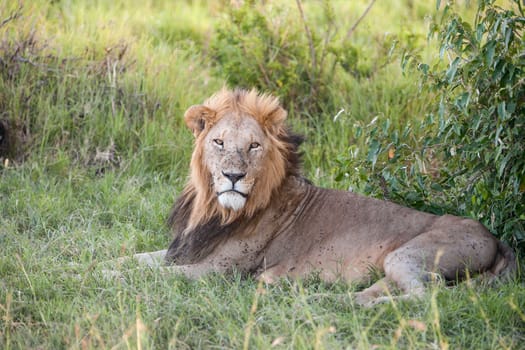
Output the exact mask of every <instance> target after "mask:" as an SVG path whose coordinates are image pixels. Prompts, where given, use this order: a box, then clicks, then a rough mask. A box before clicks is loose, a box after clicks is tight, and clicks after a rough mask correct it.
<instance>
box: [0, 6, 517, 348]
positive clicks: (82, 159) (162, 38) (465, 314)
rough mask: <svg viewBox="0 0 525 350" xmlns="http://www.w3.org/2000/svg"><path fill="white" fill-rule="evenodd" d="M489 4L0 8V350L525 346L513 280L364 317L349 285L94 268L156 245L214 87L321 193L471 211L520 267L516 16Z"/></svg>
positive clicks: (433, 294)
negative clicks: (295, 140)
mask: <svg viewBox="0 0 525 350" xmlns="http://www.w3.org/2000/svg"><path fill="white" fill-rule="evenodd" d="M237 4H238V5H237ZM370 5H371V7H369V6H370ZM499 5H500V6H501V7H498V6H495V5H494V4H493V2H492V1H486V0H484V1H481V2H480V5H479V8H478V7H476V6H474V5H470V6H467V5H463V4H460V5H456V6H454V7H452V6H450V5H445V4H442V5H441V6H438V7H439V9H436V6H435V4H433V3H428V4H427V3H425V2H420V3H419V2H413V1H405V0H394V1H391V4H389V5H386V4H383V3H382V2H368V1H364V0H363V1H342V0H341V1H339V0H332V1H328V0H326V1H296V2H289V1H266V2H257V1H245V2H237V1H234V2H232V4H230V3H229V2H228V3H226V2H222V1H217V2H212V1H139V0H127V1H124V0H118V1H112V2H108V1H89V2H86V1H81V0H72V1H61V0H59V1H52V2H50V1H44V0H36V1H31V2H24V3H23V4H22V3H20V4H18V3H16V2H14V1H9V0H0V160H1V165H0V203H1V204H0V276H1V277H0V347H1V348H5V349H18V348H49V349H60V348H73V349H76V348H82V349H91V348H93V349H94V348H96V349H99V348H177V349H179V348H183V349H184V348H245V349H247V348H269V347H275V348H294V349H295V348H315V349H320V348H328V349H331V348H381V349H382V348H385V349H388V348H392V349H394V348H414V349H421V348H423V349H425V348H442V349H445V348H475V349H489V348H490V349H492V348H504V349H511V348H512V349H516V348H520V347H523V345H522V344H525V339H524V338H525V337H524V334H525V326H524V325H525V314H524V312H523V310H525V292H524V290H525V288H524V287H525V286H524V283H523V281H522V279H521V277H520V276H518V278H517V279H516V280H512V281H507V282H504V283H496V284H495V285H493V286H484V285H481V284H480V283H477V282H476V281H469V282H468V283H463V284H460V285H459V286H457V287H454V288H446V287H444V286H433V287H432V288H430V290H429V292H428V295H427V296H426V297H425V298H423V299H421V300H415V301H393V302H392V303H389V304H384V305H379V306H377V307H374V308H372V309H362V308H359V307H357V306H356V305H354V303H353V301H352V293H353V292H354V291H355V290H357V289H359V288H360V287H362V286H353V285H352V286H349V285H346V284H344V283H342V282H338V283H334V284H326V283H323V282H321V281H319V280H318V279H317V278H316V277H315V276H312V277H311V278H310V279H307V280H304V281H288V280H284V281H282V282H281V283H280V284H278V285H274V286H265V285H260V284H258V283H257V282H256V281H254V280H252V279H250V278H241V276H238V275H236V274H234V275H233V276H218V275H217V276H209V277H206V278H203V279H201V280H198V281H190V280H186V279H184V278H183V277H181V276H173V275H162V274H161V273H160V272H159V271H152V270H149V269H135V268H131V267H130V268H129V269H126V268H124V267H122V269H123V271H124V274H125V278H124V279H123V280H119V281H112V280H105V279H103V278H102V277H101V274H100V264H101V262H104V261H106V260H110V259H113V258H116V257H118V256H126V255H130V254H133V253H135V252H143V251H149V250H157V249H162V248H165V247H166V245H167V244H168V242H169V232H167V228H166V227H165V222H164V220H165V218H166V216H167V213H168V212H169V208H170V205H171V204H172V202H173V200H174V197H175V196H176V194H177V193H178V192H179V191H180V190H181V188H182V186H183V184H184V183H185V180H186V176H187V165H188V162H189V156H190V152H191V142H192V137H191V135H190V133H189V132H188V131H187V130H186V128H185V127H184V126H183V123H182V118H181V116H182V114H183V112H184V110H185V109H186V108H187V107H188V106H190V105H192V104H195V103H198V102H199V101H202V100H203V99H204V98H206V97H207V96H209V95H210V94H211V93H213V92H214V91H216V90H217V89H219V88H220V87H221V86H222V85H223V84H230V85H243V86H246V87H251V86H256V87H258V88H261V89H263V90H266V91H271V92H272V93H275V94H279V95H280V96H281V97H282V99H283V102H284V103H285V105H286V106H287V108H288V109H289V111H290V124H292V126H293V127H294V128H295V129H296V130H297V131H299V132H302V133H304V134H305V135H306V137H307V140H308V141H307V142H306V144H305V145H304V153H305V175H307V176H308V177H309V178H310V179H312V180H313V181H314V182H315V183H317V184H319V185H322V186H328V187H336V188H345V189H347V188H349V187H351V188H352V189H354V190H355V191H360V192H364V193H367V194H369V195H373V196H378V197H383V198H387V199H390V200H395V201H398V202H402V203H405V204H407V205H411V206H413V207H416V208H419V209H425V210H429V211H432V212H438V213H443V212H451V213H457V214H460V215H465V216H471V217H475V218H478V219H481V220H482V221H483V222H484V223H485V224H486V225H487V226H488V227H489V228H490V229H491V231H493V232H494V234H496V235H498V236H499V237H502V238H503V239H505V240H506V241H507V242H509V243H511V244H512V245H513V246H514V247H516V248H517V249H518V251H521V252H523V249H524V248H523V240H524V237H523V234H524V229H523V226H524V221H525V218H524V217H523V209H524V199H523V192H524V189H523V181H524V179H525V173H524V163H523V157H522V154H523V146H524V142H525V141H524V139H523V133H522V132H521V129H523V115H524V113H523V110H522V108H523V107H522V105H523V103H522V102H523V98H524V97H523V90H524V89H523V63H524V62H523V57H522V56H523V39H522V34H523V23H524V22H523V17H524V16H523V11H522V9H521V7H520V4H519V2H517V1H508V2H500V3H499ZM367 9H368V10H369V11H368V10H367ZM428 18H431V20H430V21H429V20H428ZM464 18H466V19H464ZM470 18H472V20H470ZM406 23H410V26H407V25H406ZM429 24H430V29H431V33H436V34H437V39H438V40H437V41H435V40H430V41H429V42H427V41H426V40H425V38H426V35H427V32H428V29H429V26H428V25H429ZM438 52H441V53H442V57H441V58H443V59H449V61H448V62H443V61H441V60H438V59H435V58H434V57H436V55H437V54H436V53H438ZM403 67H404V71H403V69H402V68H403ZM511 146H512V147H511Z"/></svg>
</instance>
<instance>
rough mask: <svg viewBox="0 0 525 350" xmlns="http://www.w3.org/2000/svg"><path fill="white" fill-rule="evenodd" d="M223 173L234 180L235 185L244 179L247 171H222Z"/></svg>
mask: <svg viewBox="0 0 525 350" xmlns="http://www.w3.org/2000/svg"><path fill="white" fill-rule="evenodd" d="M222 175H224V176H226V177H227V178H228V179H230V181H231V182H232V184H233V185H235V183H236V182H237V181H239V180H240V179H242V178H243V177H245V176H246V173H226V172H224V171H223V172H222Z"/></svg>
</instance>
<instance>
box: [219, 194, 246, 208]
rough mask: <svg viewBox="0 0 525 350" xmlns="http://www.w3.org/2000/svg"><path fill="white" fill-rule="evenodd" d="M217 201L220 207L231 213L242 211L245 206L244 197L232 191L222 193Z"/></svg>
mask: <svg viewBox="0 0 525 350" xmlns="http://www.w3.org/2000/svg"><path fill="white" fill-rule="evenodd" d="M218 199H219V204H220V205H222V206H223V207H224V208H227V209H231V210H233V211H237V210H240V209H242V208H243V207H244V205H245V204H246V197H244V196H242V195H241V194H240V193H237V192H234V191H229V192H223V193H221V194H220V195H219V198H218Z"/></svg>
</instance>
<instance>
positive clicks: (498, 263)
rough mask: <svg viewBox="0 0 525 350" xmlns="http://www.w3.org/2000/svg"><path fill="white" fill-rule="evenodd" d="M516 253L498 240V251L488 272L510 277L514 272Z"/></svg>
mask: <svg viewBox="0 0 525 350" xmlns="http://www.w3.org/2000/svg"><path fill="white" fill-rule="evenodd" d="M516 269H517V263H516V255H514V252H513V251H512V248H511V247H509V246H508V245H507V244H506V243H504V242H501V241H498V252H497V254H496V258H495V259H494V263H493V264H492V267H491V268H490V272H491V273H492V274H493V275H494V276H501V277H512V276H513V275H514V274H515V273H516Z"/></svg>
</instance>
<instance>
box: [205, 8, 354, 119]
mask: <svg viewBox="0 0 525 350" xmlns="http://www.w3.org/2000/svg"><path fill="white" fill-rule="evenodd" d="M290 4H291V2H289V3H288V4H286V2H281V3H277V4H274V6H264V4H258V3H257V2H256V1H253V0H252V1H244V2H243V4H241V5H240V6H238V7H235V6H232V7H226V10H225V12H226V13H225V17H224V19H223V20H222V21H219V22H218V23H217V25H216V35H215V37H214V38H213V41H212V43H211V56H212V59H213V62H214V64H215V65H216V69H217V71H218V72H219V74H220V75H221V76H224V77H226V79H227V80H228V82H229V84H230V85H232V86H242V87H250V88H251V87H256V88H258V89H259V90H261V91H272V92H278V93H279V94H280V95H281V97H282V100H283V101H284V102H285V103H286V104H287V108H288V109H295V110H308V111H310V112H311V113H316V112H319V111H321V110H322V109H323V108H324V109H327V108H329V106H330V105H331V102H332V99H331V93H332V91H331V90H330V88H329V87H330V85H333V83H334V80H336V79H337V77H338V75H341V74H346V73H351V74H353V75H356V76H359V75H360V74H364V72H363V71H362V70H360V69H359V67H358V64H357V63H358V59H359V52H358V49H357V48H355V47H354V46H353V45H351V44H350V43H349V42H348V40H344V39H341V35H340V33H339V31H338V27H337V26H336V23H335V13H334V9H333V7H332V4H331V3H330V1H323V3H322V6H321V9H320V12H321V14H322V15H321V17H322V18H321V19H320V20H319V21H318V22H317V23H315V24H316V25H314V26H313V25H311V24H312V23H309V22H307V19H306V16H305V13H304V10H303V7H302V5H301V2H300V1H296V4H297V7H293V6H290ZM327 105H328V106H327Z"/></svg>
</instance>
